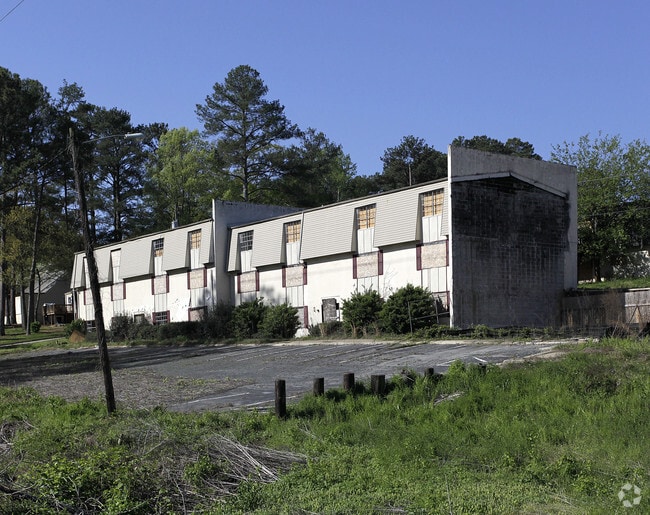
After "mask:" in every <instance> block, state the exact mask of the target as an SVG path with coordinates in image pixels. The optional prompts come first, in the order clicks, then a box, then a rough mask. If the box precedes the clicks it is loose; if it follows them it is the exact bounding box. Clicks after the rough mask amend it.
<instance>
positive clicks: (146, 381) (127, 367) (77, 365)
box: [0, 340, 569, 412]
mask: <svg viewBox="0 0 650 515" xmlns="http://www.w3.org/2000/svg"><path fill="white" fill-rule="evenodd" d="M560 343H569V342H567V341H562V342H560V341H556V342H527V343H523V342H518V343H498V342H494V341H490V342H476V341H468V340H462V341H444V342H435V343H418V344H405V343H398V342H375V341H353V342H349V341H346V342H332V341H313V340H308V341H295V342H283V343H273V344H271V343H269V344H241V345H234V344H229V345H198V346H185V347H179V346H150V347H145V346H134V347H111V348H110V359H111V368H112V369H113V370H114V371H115V373H114V375H115V376H116V379H115V380H116V381H117V382H118V386H119V389H118V391H119V394H120V396H121V397H126V396H128V395H130V396H131V398H132V399H135V401H136V402H135V404H140V402H139V401H138V399H140V400H142V401H143V402H144V401H145V400H147V396H149V397H152V396H155V395H158V397H157V398H154V399H153V400H152V401H151V402H155V403H156V404H158V405H164V406H165V407H166V408H167V409H171V410H175V411H181V412H190V411H206V410H228V409H255V408H267V407H271V406H273V405H274V403H275V382H276V380H277V379H284V380H285V382H286V393H287V400H288V402H292V401H295V400H297V399H299V398H300V397H301V396H303V395H305V394H307V393H309V392H311V391H312V389H313V384H314V379H316V378H323V379H324V381H325V389H326V390H327V389H330V388H337V387H341V386H342V385H343V376H344V375H345V374H347V373H353V374H354V376H355V380H356V381H369V379H370V376H371V375H376V374H383V375H385V376H386V378H387V379H389V378H390V377H392V376H393V375H395V374H399V373H400V372H402V371H403V370H405V369H407V370H414V371H416V372H418V373H421V374H422V373H424V372H425V371H426V370H427V369H429V368H433V369H434V371H435V372H437V373H444V372H445V371H446V370H447V368H448V367H449V365H450V364H451V363H452V362H453V361H455V360H461V361H463V362H465V363H478V364H486V363H492V364H501V363H504V362H506V361H509V360H517V359H526V358H532V357H534V356H542V355H545V354H546V355H548V354H549V353H551V352H553V349H554V348H555V347H557V345H558V344H560ZM98 371H99V368H98V355H97V350H96V348H92V347H86V348H82V349H70V350H66V349H57V350H46V351H34V352H29V353H26V354H22V353H21V354H18V355H9V356H6V357H2V358H1V359H0V384H2V385H5V386H20V385H27V386H33V387H35V388H37V389H39V390H40V391H42V392H43V393H45V394H52V395H60V396H63V397H65V398H68V399H75V398H79V396H80V395H83V396H89V397H90V398H95V397H97V398H99V397H100V389H99V388H100V387H101V376H100V375H99V374H98V373H97V372H98ZM203 380H205V381H203ZM179 385H184V388H185V390H184V392H183V394H182V395H179V393H180V392H179V391H178V388H179ZM187 385H190V386H191V387H187ZM118 400H119V399H118ZM149 400H151V399H149ZM150 404H151V403H150Z"/></svg>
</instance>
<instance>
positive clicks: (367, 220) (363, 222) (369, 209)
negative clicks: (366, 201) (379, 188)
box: [357, 204, 377, 230]
mask: <svg viewBox="0 0 650 515" xmlns="http://www.w3.org/2000/svg"><path fill="white" fill-rule="evenodd" d="M376 210H377V207H376V205H375V204H372V205H370V206H363V207H358V208H357V229H359V230H361V229H370V228H372V227H374V226H375V212H376Z"/></svg>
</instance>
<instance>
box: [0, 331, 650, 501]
mask: <svg viewBox="0 0 650 515" xmlns="http://www.w3.org/2000/svg"><path fill="white" fill-rule="evenodd" d="M649 346H650V342H649V341H648V340H617V339H607V340H604V341H603V342H601V343H594V342H588V343H585V344H582V345H580V346H579V347H577V348H575V347H574V348H573V349H571V350H569V351H568V352H567V354H566V355H565V357H563V358H562V359H560V360H557V361H542V362H535V363H529V362H528V363H527V362H524V363H518V364H512V365H510V366H507V367H503V368H501V367H494V366H488V367H478V366H466V365H463V364H462V363H460V362H458V363H454V364H452V366H451V367H450V368H449V371H448V373H447V374H445V375H444V376H439V375H437V376H434V377H430V378H425V377H421V376H417V377H415V376H414V375H413V374H403V375H401V376H398V377H395V378H392V379H390V380H389V381H388V382H387V388H386V393H385V395H383V396H381V397H378V396H374V395H371V394H370V393H369V389H370V388H369V386H368V385H364V384H359V385H358V387H357V388H356V390H355V392H354V393H350V392H345V391H343V390H330V391H328V392H326V394H325V395H324V396H321V397H314V396H308V397H306V398H304V399H303V400H302V401H300V402H298V403H296V404H293V405H290V406H289V409H288V418H287V419H286V420H278V419H276V418H275V417H274V416H272V415H271V414H268V413H262V412H259V413H245V412H233V413H203V414H176V413H170V412H167V411H165V410H162V409H154V410H149V411H137V412H136V411H126V410H125V411H121V412H118V413H117V415H116V416H112V417H107V416H106V415H105V410H104V408H103V406H102V405H101V404H98V403H93V402H90V401H81V402H78V403H65V402H63V401H61V400H58V399H55V398H42V397H39V396H37V395H36V394H35V393H34V392H33V391H31V390H29V389H25V388H21V389H3V390H2V391H0V460H1V464H0V471H2V472H1V473H0V492H5V493H2V494H0V512H7V513H11V512H14V513H17V512H32V513H36V512H39V513H49V512H56V511H57V510H60V511H66V510H68V511H83V512H85V513H92V512H100V511H102V512H107V513H123V512H128V513H161V512H169V513H187V512H206V513H312V512H315V513H383V512H394V513H576V514H577V513H596V514H597V513H603V514H604V513H617V512H618V513H623V512H624V511H625V509H624V508H623V505H622V503H621V501H620V500H619V498H618V492H619V490H620V488H621V486H622V485H624V484H626V483H631V484H634V485H636V486H638V487H639V488H641V490H642V492H643V493H644V496H643V499H642V501H641V505H640V506H639V508H640V511H644V510H646V511H647V509H648V501H649V499H650V494H649V490H650V484H649V483H650V482H649V481H648V474H649V473H650V439H649V436H650V429H649V427H648V424H647V413H648V408H650V359H649V358H650V353H649ZM412 377H415V381H411V380H407V379H406V378H412ZM6 492H9V493H6ZM12 492H13V493H12ZM48 510H49V511H48Z"/></svg>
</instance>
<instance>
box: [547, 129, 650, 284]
mask: <svg viewBox="0 0 650 515" xmlns="http://www.w3.org/2000/svg"><path fill="white" fill-rule="evenodd" d="M551 158H552V160H553V161H557V162H560V163H564V164H568V165H573V166H575V167H577V173H578V260H579V262H580V263H581V264H584V265H589V266H590V267H591V270H592V277H593V278H594V279H596V280H598V281H599V280H601V278H602V277H603V276H604V270H605V268H606V266H609V265H619V264H623V263H624V262H625V259H626V256H627V255H628V252H629V251H630V250H631V249H634V248H637V249H639V248H642V247H643V246H644V245H645V244H646V243H647V241H648V238H649V237H650V226H649V224H648V222H647V219H648V213H649V212H650V211H649V210H650V175H649V174H650V147H649V146H648V145H647V144H646V143H645V142H644V141H641V140H635V141H632V142H631V143H629V144H627V145H626V144H624V143H622V141H621V138H620V136H607V135H605V136H603V135H600V134H599V135H598V137H596V138H595V139H593V140H592V139H591V138H590V137H589V135H585V136H582V137H581V138H580V139H579V140H578V142H577V143H567V142H564V143H562V144H561V145H556V146H554V147H553V150H552V153H551Z"/></svg>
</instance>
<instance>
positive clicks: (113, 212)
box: [80, 106, 146, 243]
mask: <svg viewBox="0 0 650 515" xmlns="http://www.w3.org/2000/svg"><path fill="white" fill-rule="evenodd" d="M80 122H81V123H82V125H85V127H84V132H86V134H87V135H88V137H89V138H90V139H98V141H97V142H96V143H92V144H89V145H82V147H80V154H81V153H82V151H83V152H88V154H86V159H89V161H86V163H85V164H84V165H83V167H84V169H85V170H88V171H90V172H91V173H90V174H89V176H88V189H87V192H88V197H89V198H88V204H89V208H90V212H91V219H92V221H93V224H92V225H93V227H92V231H93V235H94V237H95V238H96V241H97V242H98V243H109V242H116V241H121V240H123V239H124V238H127V237H129V236H132V235H133V231H132V230H131V220H132V219H133V218H135V217H137V215H138V213H139V212H140V210H141V207H142V196H143V188H144V177H145V166H144V165H145V161H146V156H145V154H146V152H145V148H144V143H143V142H141V141H134V140H126V139H124V138H112V137H110V136H113V135H121V134H127V133H132V132H143V127H140V126H137V127H136V126H134V125H133V124H132V123H131V115H130V114H129V113H128V112H126V111H123V110H121V109H117V108H112V109H106V108H103V107H98V106H92V107H91V108H90V109H89V112H88V114H87V116H86V117H83V118H81V119H80ZM103 138H105V139H103ZM82 158H83V155H82Z"/></svg>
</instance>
